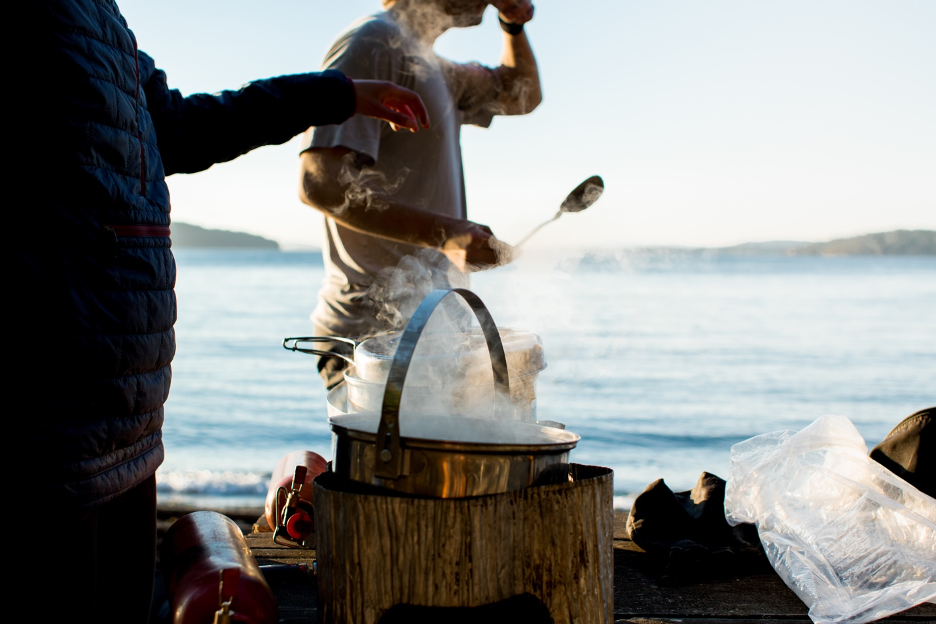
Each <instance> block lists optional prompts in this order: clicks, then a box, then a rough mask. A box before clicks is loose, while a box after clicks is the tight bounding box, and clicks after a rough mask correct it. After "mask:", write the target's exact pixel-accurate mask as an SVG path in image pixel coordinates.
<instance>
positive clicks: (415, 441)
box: [328, 413, 582, 455]
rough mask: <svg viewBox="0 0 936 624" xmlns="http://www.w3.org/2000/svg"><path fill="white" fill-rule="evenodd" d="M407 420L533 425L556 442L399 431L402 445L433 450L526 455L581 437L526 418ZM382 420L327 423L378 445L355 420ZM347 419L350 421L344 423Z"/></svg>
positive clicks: (338, 418) (556, 449)
mask: <svg viewBox="0 0 936 624" xmlns="http://www.w3.org/2000/svg"><path fill="white" fill-rule="evenodd" d="M404 418H406V419H407V420H410V419H417V420H428V419H432V420H440V419H444V420H458V421H464V420H477V421H480V422H488V423H499V424H498V425H497V426H502V427H507V428H517V429H519V428H525V427H532V428H535V430H536V431H537V432H544V433H547V435H549V436H550V437H553V438H555V439H556V441H555V442H552V443H549V442H546V443H544V442H536V443H525V444H524V443H512V444H499V443H496V442H473V441H461V440H439V439H432V438H418V437H411V436H407V435H404V434H403V433H402V432H401V433H400V442H401V445H402V446H404V447H405V448H418V449H425V450H433V451H460V452H462V453H484V454H490V453H495V454H499V455H505V454H524V455H541V454H553V453H556V452H560V451H568V450H572V449H573V448H575V447H576V445H577V444H578V442H579V441H580V440H581V439H582V437H581V436H580V435H578V434H577V433H573V432H571V431H568V430H565V429H557V428H555V427H547V426H545V425H539V424H536V423H530V422H523V421H514V420H487V419H469V418H464V417H458V416H429V417H427V416H416V415H409V416H405V415H404ZM379 421H380V415H379V414H360V413H358V414H343V415H341V416H332V417H331V418H329V419H328V424H329V425H330V426H331V430H332V432H333V433H334V434H335V435H345V436H347V437H348V438H350V439H352V440H358V441H361V442H367V443H372V444H375V443H376V441H377V433H376V432H374V433H371V432H368V431H363V430H361V429H356V428H354V427H353V426H352V425H353V424H355V423H362V422H366V423H368V424H371V423H373V424H374V429H376V425H377V424H378V423H379ZM345 422H347V424H345Z"/></svg>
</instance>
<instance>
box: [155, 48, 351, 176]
mask: <svg viewBox="0 0 936 624" xmlns="http://www.w3.org/2000/svg"><path fill="white" fill-rule="evenodd" d="M139 59H140V81H141V84H142V86H143V90H144V93H145V94H146V102H147V109H148V111H149V113H150V116H151V117H152V119H153V125H154V126H155V128H156V141H157V144H158V145H159V152H160V155H161V156H162V161H163V165H164V167H165V171H166V175H171V174H173V173H194V172H196V171H203V170H205V169H207V168H208V167H210V166H211V165H213V164H215V163H220V162H226V161H228V160H233V159H234V158H237V157H238V156H240V155H242V154H246V153H247V152H249V151H250V150H252V149H254V148H257V147H260V146H262V145H274V144H279V143H285V142H286V141H288V140H289V139H291V138H292V137H294V136H296V135H297V134H299V133H301V132H303V131H304V130H305V129H306V128H308V127H309V126H324V125H328V124H338V123H341V122H343V121H345V120H346V119H348V118H349V117H350V116H351V115H353V114H354V108H355V104H356V101H355V95H354V86H353V85H352V83H351V81H350V80H349V79H348V78H347V77H345V75H344V74H342V73H341V72H338V71H333V70H330V71H324V72H320V73H308V74H295V75H291V76H279V77H277V78H268V79H266V80H257V81H255V82H251V83H248V84H246V85H244V86H243V87H241V88H240V89H239V90H237V91H222V92H221V93H215V94H212V95H209V94H207V93H197V94H194V95H190V96H188V97H183V96H182V94H181V93H179V91H177V90H175V89H170V88H169V86H168V84H167V83H166V73H165V72H164V71H162V70H161V69H156V66H155V64H154V62H153V59H152V58H150V57H149V56H148V55H146V54H144V53H142V52H141V53H140V54H139Z"/></svg>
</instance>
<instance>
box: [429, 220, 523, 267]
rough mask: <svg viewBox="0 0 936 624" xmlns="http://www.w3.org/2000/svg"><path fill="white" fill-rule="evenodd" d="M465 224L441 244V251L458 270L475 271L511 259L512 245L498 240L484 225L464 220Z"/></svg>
mask: <svg viewBox="0 0 936 624" xmlns="http://www.w3.org/2000/svg"><path fill="white" fill-rule="evenodd" d="M465 224H466V226H465V227H464V228H463V229H460V230H459V231H458V233H456V234H454V235H452V236H450V237H449V238H448V240H446V241H445V243H443V245H442V253H444V254H445V255H446V257H448V259H449V260H450V261H451V262H452V263H453V264H454V265H455V266H457V267H458V268H459V270H461V271H463V272H466V271H477V270H481V271H483V270H485V269H491V268H494V267H496V266H500V265H502V264H507V263H508V262H510V261H511V260H512V259H513V247H511V246H510V245H508V244H507V243H505V242H503V241H500V240H498V239H497V237H495V236H494V232H492V231H491V228H489V227H488V226H486V225H481V224H479V223H474V222H472V221H466V222H465Z"/></svg>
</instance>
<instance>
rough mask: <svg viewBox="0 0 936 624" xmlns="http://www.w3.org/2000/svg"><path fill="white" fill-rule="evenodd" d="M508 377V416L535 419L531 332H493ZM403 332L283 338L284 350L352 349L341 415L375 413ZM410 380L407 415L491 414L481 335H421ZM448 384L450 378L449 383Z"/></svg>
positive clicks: (538, 347)
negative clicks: (328, 345) (338, 345)
mask: <svg viewBox="0 0 936 624" xmlns="http://www.w3.org/2000/svg"><path fill="white" fill-rule="evenodd" d="M498 333H499V335H500V338H501V343H502V344H503V345H504V352H505V355H506V358H507V369H508V371H509V374H510V380H511V384H510V390H511V393H510V394H511V406H512V410H511V418H512V419H514V420H522V421H527V422H532V421H535V420H536V380H537V377H538V376H539V373H540V372H542V371H543V369H545V368H546V359H545V357H544V353H543V343H542V340H541V339H540V337H539V336H537V335H536V334H534V333H533V332H529V331H524V330H518V329H508V328H501V329H499V330H498ZM401 336H402V332H398V331H397V332H388V333H384V334H379V335H376V336H372V337H368V338H365V339H361V340H355V339H353V338H336V337H330V336H310V337H295V338H286V339H285V340H284V341H283V346H284V347H285V348H287V349H289V350H291V351H300V352H303V353H312V354H316V355H326V354H327V355H332V356H333V355H335V354H334V353H333V352H330V351H321V350H318V349H315V348H309V347H308V346H306V345H307V343H322V342H345V343H347V344H350V345H353V347H354V356H353V357H346V356H339V357H344V358H345V359H346V360H347V361H348V362H349V364H351V366H349V367H348V368H347V369H346V370H345V373H344V379H345V381H344V383H343V384H342V385H343V386H344V389H343V391H342V392H343V393H344V396H345V397H346V399H345V398H343V399H342V401H345V400H346V403H344V405H345V407H344V408H343V409H342V411H344V412H346V413H372V414H379V413H380V408H381V405H382V403H383V395H384V387H385V386H386V383H387V376H388V374H389V372H390V366H391V364H392V362H393V356H394V353H396V349H397V345H398V343H399V341H400V338H401ZM410 366H411V367H410V373H409V380H410V381H409V382H408V383H407V386H406V392H405V393H404V396H403V398H402V408H401V409H403V410H404V411H406V412H407V413H412V414H423V415H432V414H439V413H448V414H453V415H459V416H470V417H474V418H487V417H490V415H491V408H492V405H493V392H492V387H493V386H492V383H491V372H490V371H491V367H490V356H489V355H488V350H487V347H486V343H485V338H484V333H483V332H482V331H481V330H480V329H472V330H469V331H466V332H459V333H457V334H453V333H444V334H431V335H425V336H423V338H422V339H421V341H420V351H419V353H416V354H414V359H413V362H412V363H411V365H410ZM452 380H455V382H453V381H452Z"/></svg>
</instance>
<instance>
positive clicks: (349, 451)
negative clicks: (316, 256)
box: [329, 289, 580, 498]
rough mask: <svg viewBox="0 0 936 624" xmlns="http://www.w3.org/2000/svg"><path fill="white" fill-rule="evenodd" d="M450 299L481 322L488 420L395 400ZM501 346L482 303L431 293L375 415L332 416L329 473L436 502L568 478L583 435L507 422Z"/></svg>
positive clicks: (467, 295)
mask: <svg viewBox="0 0 936 624" xmlns="http://www.w3.org/2000/svg"><path fill="white" fill-rule="evenodd" d="M450 293H456V294H457V295H459V296H460V297H461V298H463V299H464V300H465V301H466V302H467V303H468V305H469V306H470V307H471V309H472V311H473V312H474V313H475V315H476V316H477V317H478V321H479V322H480V325H481V330H480V331H481V333H482V335H483V336H484V339H485V342H486V345H487V347H488V351H489V358H490V360H489V361H490V367H491V373H492V376H493V378H494V394H495V407H494V413H493V416H494V417H493V418H488V419H485V420H481V419H477V418H465V417H461V416H453V415H451V414H448V413H441V414H432V415H426V414H411V413H405V412H404V413H403V415H402V419H401V410H400V399H401V396H402V394H403V386H404V382H405V381H406V377H407V373H408V370H409V367H410V364H411V362H412V358H413V352H414V351H415V349H416V344H417V342H418V341H419V338H420V335H421V334H422V331H423V329H424V328H425V326H426V323H427V322H428V321H429V317H430V316H431V314H432V312H433V310H435V309H436V307H437V306H438V305H439V303H441V301H442V299H444V298H445V297H446V296H447V295H449V294H450ZM510 397H511V392H510V379H509V373H508V367H507V358H506V356H505V352H504V345H503V343H502V341H501V337H500V334H499V332H498V330H497V327H496V326H495V325H494V321H493V319H492V318H491V316H490V313H489V312H488V310H487V308H485V307H484V304H483V303H482V302H481V300H480V299H479V298H478V297H477V295H475V294H474V293H472V292H471V291H468V290H464V289H446V290H436V291H433V292H432V293H430V294H429V296H428V297H426V299H424V300H423V302H422V303H421V304H420V306H419V308H417V310H416V312H415V313H414V314H413V317H412V318H411V319H410V321H409V323H408V324H407V326H406V329H405V330H404V331H403V332H402V334H401V335H400V338H399V344H398V345H397V347H396V351H395V354H394V356H393V359H392V362H391V366H390V369H389V372H388V375H387V382H386V386H385V390H384V394H383V399H382V407H381V410H380V413H379V414H373V413H352V414H345V415H338V416H332V417H331V418H329V422H330V424H331V428H332V432H333V434H334V436H333V443H334V449H333V450H334V453H333V469H334V470H335V472H337V473H338V474H341V475H344V476H347V477H349V478H351V479H353V480H355V481H360V482H363V483H371V484H374V485H379V486H383V487H387V488H391V489H394V490H397V491H400V492H405V493H408V494H416V495H424V496H433V497H439V498H461V497H467V496H484V495H490V494H499V493H502V492H508V491H511V490H517V489H521V488H524V487H528V486H530V485H535V484H541V483H555V482H559V481H564V480H567V479H568V474H569V470H568V466H569V451H570V450H571V449H572V448H574V447H575V445H576V444H577V443H578V441H579V439H580V437H579V436H578V435H576V434H574V433H571V432H568V431H564V430H562V429H558V428H554V427H547V426H543V425H539V424H534V423H529V422H518V421H516V420H513V419H512V409H513V408H512V406H511V400H510Z"/></svg>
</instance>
